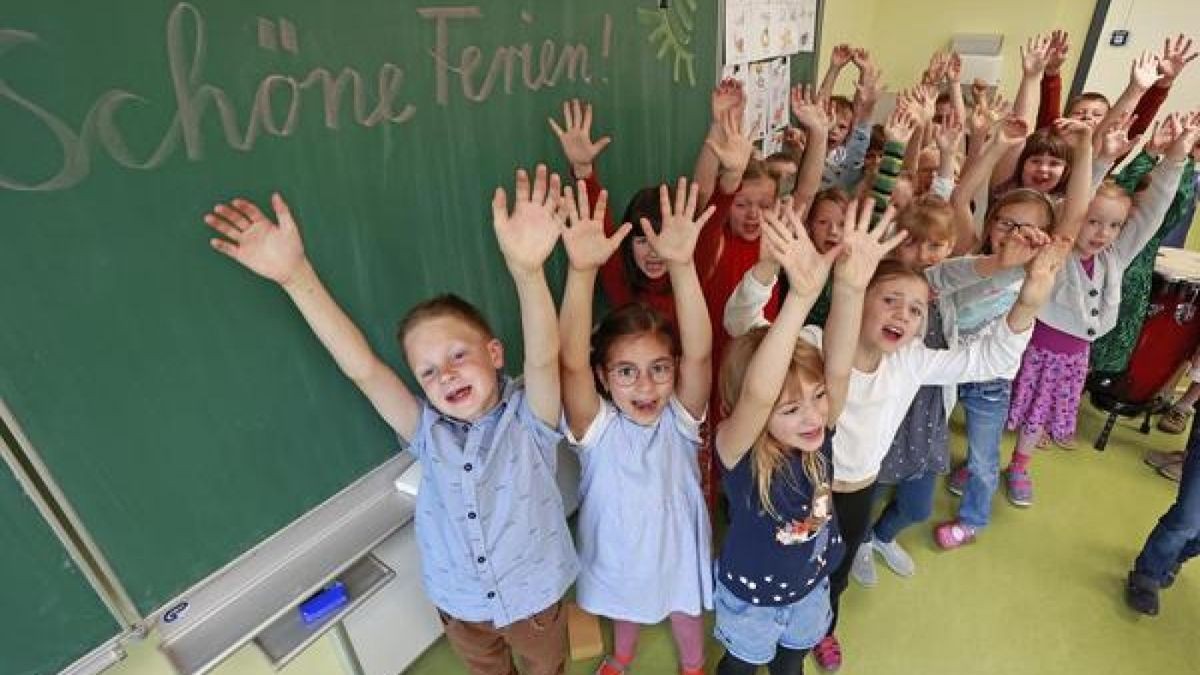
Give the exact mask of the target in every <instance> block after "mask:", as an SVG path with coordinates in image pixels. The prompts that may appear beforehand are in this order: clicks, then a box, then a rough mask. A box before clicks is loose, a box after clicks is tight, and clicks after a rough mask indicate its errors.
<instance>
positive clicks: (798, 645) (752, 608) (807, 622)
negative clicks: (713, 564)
mask: <svg viewBox="0 0 1200 675" xmlns="http://www.w3.org/2000/svg"><path fill="white" fill-rule="evenodd" d="M713 605H715V608H716V614H717V621H716V626H715V628H714V631H713V634H714V635H715V636H716V638H717V640H718V641H720V643H721V644H723V645H725V649H726V650H728V651H729V653H730V654H733V655H734V656H736V657H737V658H738V659H739V660H741V661H745V662H746V663H756V664H766V663H770V662H771V660H772V659H774V658H775V652H776V646H778V645H782V646H784V647H786V648H788V649H796V650H800V649H810V648H811V647H812V646H813V645H815V644H817V643H818V642H820V641H821V638H823V637H825V632H826V630H827V629H828V628H829V624H830V622H831V621H832V620H833V608H832V607H831V606H830V604H829V578H828V577H826V578H824V579H821V581H819V582H817V585H816V586H814V587H813V588H812V590H810V591H809V592H808V594H807V595H805V596H804V597H803V598H800V600H798V601H796V602H793V603H791V604H789V605H774V606H770V607H764V606H761V605H752V604H750V603H748V602H746V601H745V600H742V599H741V598H739V597H737V596H736V595H734V594H733V592H732V591H730V590H729V589H728V588H727V587H726V586H725V584H722V583H721V582H720V581H717V588H716V592H715V593H714V594H713Z"/></svg>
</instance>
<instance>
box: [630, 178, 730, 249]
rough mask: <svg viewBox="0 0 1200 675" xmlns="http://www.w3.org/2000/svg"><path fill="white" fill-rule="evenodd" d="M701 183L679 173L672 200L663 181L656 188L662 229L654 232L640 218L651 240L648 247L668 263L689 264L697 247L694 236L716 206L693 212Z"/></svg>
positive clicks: (647, 223)
mask: <svg viewBox="0 0 1200 675" xmlns="http://www.w3.org/2000/svg"><path fill="white" fill-rule="evenodd" d="M699 193H700V186H699V185H697V184H695V183H692V185H691V187H690V188H689V187H688V180H687V178H684V177H682V176H680V178H679V182H678V183H676V185H675V203H674V204H672V203H671V193H670V190H668V189H667V186H666V185H660V186H659V188H658V203H659V209H660V213H662V232H659V233H655V232H654V228H653V227H651V225H650V221H649V220H647V219H645V218H642V221H641V226H642V233H643V234H644V235H645V236H646V240H647V241H649V242H650V247H651V248H653V249H654V252H655V253H657V254H658V256H659V257H660V258H662V259H663V260H665V261H667V264H669V265H689V264H691V262H692V254H693V253H694V252H695V250H696V240H697V239H698V238H699V237H700V230H701V229H702V228H703V227H704V224H705V223H707V222H708V219H709V218H710V217H711V216H712V214H713V211H714V210H715V209H716V207H714V206H709V207H708V208H707V209H705V210H704V212H703V213H701V214H699V215H696V216H695V217H693V215H694V214H695V213H696V202H697V200H698V199H699Z"/></svg>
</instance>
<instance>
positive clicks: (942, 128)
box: [931, 112, 963, 200]
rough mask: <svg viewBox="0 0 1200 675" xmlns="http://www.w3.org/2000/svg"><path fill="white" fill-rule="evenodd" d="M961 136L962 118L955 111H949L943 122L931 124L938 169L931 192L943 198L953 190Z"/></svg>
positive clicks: (948, 195)
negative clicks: (948, 116)
mask: <svg viewBox="0 0 1200 675" xmlns="http://www.w3.org/2000/svg"><path fill="white" fill-rule="evenodd" d="M962 138H963V126H962V119H961V118H960V117H959V116H958V113H957V112H952V113H950V118H949V119H947V120H946V122H945V124H935V125H934V126H933V140H934V143H936V144H937V149H938V171H937V176H935V177H934V179H933V187H932V189H931V192H933V194H935V195H937V196H938V197H941V198H942V199H945V200H949V199H950V196H951V195H952V194H953V192H954V184H955V176H954V172H955V169H957V168H958V166H957V165H958V148H959V146H960V145H962Z"/></svg>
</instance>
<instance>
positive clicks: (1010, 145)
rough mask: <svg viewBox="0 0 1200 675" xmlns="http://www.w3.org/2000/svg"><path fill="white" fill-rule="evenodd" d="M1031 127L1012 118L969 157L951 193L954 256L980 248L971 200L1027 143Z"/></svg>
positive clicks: (1003, 122) (1022, 121)
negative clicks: (1008, 158) (1010, 157)
mask: <svg viewBox="0 0 1200 675" xmlns="http://www.w3.org/2000/svg"><path fill="white" fill-rule="evenodd" d="M1028 130H1029V127H1028V126H1027V125H1026V124H1025V121H1024V120H1022V119H1019V118H1017V117H1009V118H1007V119H1004V120H1003V121H1001V122H1000V123H999V124H997V125H996V127H995V130H994V131H993V132H992V135H991V138H990V139H989V140H988V141H987V142H986V144H985V145H984V146H983V150H982V151H981V152H980V153H979V154H977V155H974V156H968V158H967V163H966V165H965V166H963V169H962V173H961V174H959V178H958V185H956V186H955V187H954V192H953V193H951V195H950V206H951V207H952V208H953V209H954V227H955V240H954V250H953V252H952V253H951V255H953V256H959V255H965V254H967V253H971V252H973V251H975V250H977V249H978V248H979V244H980V240H979V234H978V233H977V232H976V230H975V221H974V216H973V214H972V213H971V200H972V198H974V196H975V195H976V194H978V192H979V191H980V189H982V188H983V187H984V186H986V185H987V183H988V178H989V177H990V176H991V175H992V174H993V172H994V171H995V170H996V165H997V164H998V163H999V162H1000V160H1001V159H1002V158H1003V157H1005V156H1006V155H1008V154H1009V153H1011V152H1012V150H1013V149H1014V148H1016V149H1018V151H1019V149H1020V148H1021V146H1022V145H1024V144H1025V137H1026V135H1027V132H1028Z"/></svg>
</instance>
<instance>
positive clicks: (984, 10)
mask: <svg viewBox="0 0 1200 675" xmlns="http://www.w3.org/2000/svg"><path fill="white" fill-rule="evenodd" d="M1180 1H1183V0H1180ZM1094 7H1095V3H1094V2H1093V1H1092V0H949V1H948V0H907V1H905V2H898V1H896V0H891V1H887V0H826V2H825V16H824V22H823V23H822V26H821V29H822V32H821V51H822V53H821V59H820V68H821V71H822V72H824V69H825V68H826V67H828V65H829V50H830V49H832V48H833V45H835V44H838V43H839V42H849V43H851V44H856V45H862V46H865V47H866V48H868V49H870V50H871V53H872V54H873V55H874V56H875V59H876V60H877V61H878V62H879V63H880V64H881V66H882V67H883V78H884V83H885V84H886V85H887V87H888V89H889V90H891V91H895V90H896V89H899V88H903V87H907V86H910V85H912V84H913V83H915V82H916V81H917V78H919V77H920V75H921V71H923V70H924V69H925V66H926V64H928V62H929V55H930V54H931V53H932V52H933V51H934V50H936V49H945V48H947V47H949V45H950V36H951V35H953V34H954V33H1001V34H1003V35H1004V36H1005V39H1004V51H1003V54H1004V74H1003V75H1002V78H1003V80H1002V82H1003V84H1002V86H1003V87H1004V88H1005V90H1006V91H1010V92H1012V93H1015V87H1016V85H1017V82H1018V81H1019V80H1020V72H1021V67H1020V53H1019V51H1018V48H1019V46H1020V45H1021V44H1023V43H1024V41H1025V40H1026V39H1027V38H1029V36H1031V35H1033V34H1034V33H1037V32H1039V31H1045V30H1049V29H1052V28H1064V29H1066V30H1067V31H1069V32H1070V33H1071V37H1072V40H1073V41H1074V42H1075V44H1076V45H1080V46H1082V44H1083V40H1084V37H1085V36H1086V35H1087V28H1088V23H1089V22H1090V21H1091V18H1092V10H1093V9H1094ZM1074 74H1075V62H1074V61H1071V62H1069V63H1067V65H1066V66H1065V67H1064V68H1063V79H1064V80H1065V81H1066V82H1067V83H1070V82H1071V78H1072V77H1074ZM850 90H851V89H850V78H849V77H846V78H845V81H844V82H843V83H841V86H840V87H839V91H842V92H846V91H850ZM1010 98H1011V94H1010Z"/></svg>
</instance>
